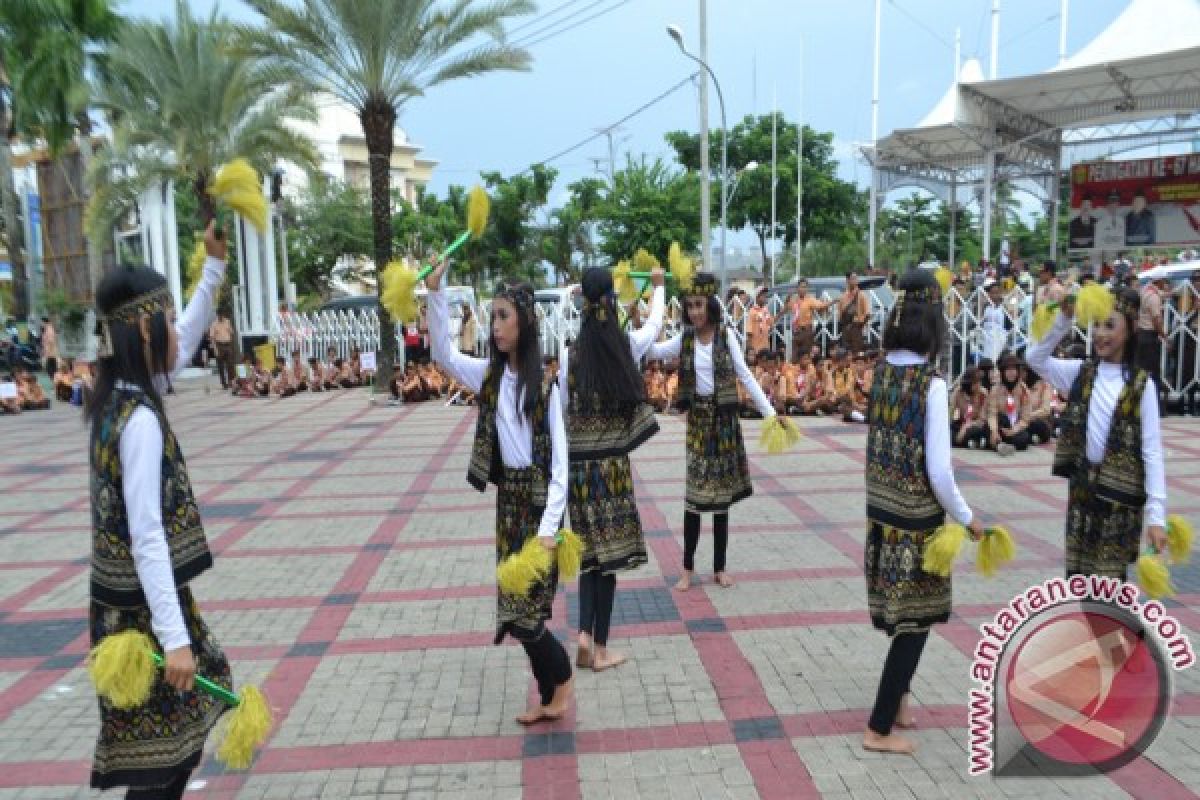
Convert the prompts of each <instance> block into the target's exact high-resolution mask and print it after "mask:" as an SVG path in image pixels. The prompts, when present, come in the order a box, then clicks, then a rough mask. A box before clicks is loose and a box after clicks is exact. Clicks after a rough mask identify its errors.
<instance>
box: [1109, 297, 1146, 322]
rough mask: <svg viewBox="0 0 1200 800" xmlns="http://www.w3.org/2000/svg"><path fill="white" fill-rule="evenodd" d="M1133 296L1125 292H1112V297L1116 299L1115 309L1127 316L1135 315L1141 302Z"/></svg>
mask: <svg viewBox="0 0 1200 800" xmlns="http://www.w3.org/2000/svg"><path fill="white" fill-rule="evenodd" d="M1134 297H1136V295H1134ZM1134 297H1130V296H1129V295H1128V294H1127V293H1126V292H1113V299H1115V300H1116V306H1115V307H1116V310H1117V311H1119V312H1121V313H1122V314H1124V315H1125V316H1127V317H1136V316H1137V315H1138V312H1139V311H1140V310H1141V308H1140V306H1141V303H1140V302H1139V301H1136V300H1134Z"/></svg>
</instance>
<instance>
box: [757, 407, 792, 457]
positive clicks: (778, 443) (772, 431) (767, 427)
mask: <svg viewBox="0 0 1200 800" xmlns="http://www.w3.org/2000/svg"><path fill="white" fill-rule="evenodd" d="M798 441H800V428H798V427H797V426H796V423H795V422H793V421H792V420H790V419H787V418H785V417H781V416H779V415H778V414H775V415H774V416H772V417H771V418H770V419H768V420H767V421H766V422H764V423H763V427H762V433H761V434H759V437H758V443H759V444H760V445H761V446H762V448H763V449H764V450H766V451H767V452H768V453H770V454H771V455H779V454H780V453H784V452H787V451H788V450H791V449H792V448H793V447H795V446H796V442H798Z"/></svg>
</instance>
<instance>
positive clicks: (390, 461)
mask: <svg viewBox="0 0 1200 800" xmlns="http://www.w3.org/2000/svg"><path fill="white" fill-rule="evenodd" d="M365 399H366V395H365V394H363V393H344V394H334V395H317V396H308V397H298V398H293V399H289V400H286V401H282V402H276V401H242V400H234V399H232V398H227V397H222V396H217V395H212V396H206V395H205V394H203V393H202V392H201V391H200V388H199V385H196V384H193V385H190V386H186V387H184V389H183V390H182V392H181V395H180V396H179V397H177V398H175V399H173V400H172V401H171V409H170V413H171V417H172V419H173V420H174V425H175V428H176V431H177V432H178V433H179V435H180V438H181V439H182V441H183V444H184V449H185V452H186V453H187V456H188V462H189V465H190V468H191V475H192V479H193V483H194V485H195V489H196V491H197V494H198V497H199V499H200V502H201V505H202V506H203V512H204V518H205V521H206V525H207V529H208V532H209V537H210V540H211V542H212V543H213V546H214V550H215V551H216V554H217V566H216V569H214V570H212V571H210V572H209V573H208V574H206V575H205V576H203V577H202V578H201V579H199V580H197V581H196V582H195V584H194V586H195V591H196V595H197V597H198V598H199V601H200V604H201V607H202V608H203V609H205V612H206V615H207V618H208V621H209V623H210V625H211V626H212V627H213V629H214V630H215V632H216V634H217V637H218V638H219V639H220V640H221V641H222V642H223V644H224V645H225V647H226V650H227V652H228V653H229V655H230V657H231V659H232V660H233V661H234V665H235V674H236V676H237V678H238V679H239V680H241V681H252V682H259V683H261V685H262V686H263V687H264V688H265V690H266V692H267V694H268V695H269V697H270V699H271V701H272V703H273V705H274V706H275V707H276V708H277V716H278V725H277V727H276V729H275V731H274V733H273V736H272V738H271V740H270V742H269V744H268V746H267V747H266V749H265V750H264V751H263V752H262V753H261V755H260V756H259V758H258V760H257V762H256V763H255V764H254V766H253V768H252V769H251V770H250V771H248V772H245V773H224V772H223V771H222V770H221V768H220V767H219V766H218V765H216V764H215V763H214V762H212V761H211V760H208V761H206V763H205V765H204V767H203V769H202V770H201V772H200V773H198V774H197V776H196V780H197V782H196V784H194V789H193V790H192V791H191V792H189V795H188V796H189V797H192V796H194V797H214V798H244V799H245V800H257V798H276V797H277V798H316V797H324V798H375V797H388V798H400V797H407V798H413V799H414V800H415V799H416V798H464V799H465V798H575V797H584V798H608V797H613V798H620V800H633V798H638V797H645V798H654V797H661V798H695V797H702V798H710V797H711V798H719V797H731V798H751V797H770V798H806V797H825V798H855V799H856V800H868V798H882V797H887V798H889V800H901V799H902V798H911V797H917V798H922V800H925V799H926V798H935V797H943V796H945V797H949V798H967V797H1009V796H1012V797H1020V796H1036V797H1038V798H1053V797H1080V796H1084V794H1085V793H1086V794H1087V795H1088V796H1096V797H1118V796H1126V795H1129V796H1134V797H1148V798H1149V797H1153V798H1156V800H1157V799H1158V798H1172V797H1193V796H1196V795H1195V792H1197V791H1200V737H1198V736H1197V731H1196V730H1195V729H1197V728H1200V682H1198V679H1197V677H1196V674H1197V673H1196V672H1195V671H1190V672H1184V673H1181V674H1179V675H1178V676H1177V680H1176V690H1177V697H1176V699H1175V702H1174V708H1173V716H1172V719H1171V720H1170V721H1169V722H1168V723H1167V726H1166V728H1165V729H1164V731H1163V734H1162V735H1161V737H1160V738H1159V740H1158V741H1157V743H1156V744H1155V745H1154V746H1153V748H1152V749H1151V750H1150V751H1149V753H1148V754H1147V755H1146V756H1145V757H1143V758H1141V759H1139V760H1137V761H1135V762H1134V763H1132V764H1130V765H1129V766H1127V767H1125V768H1123V769H1122V770H1120V771H1119V772H1117V773H1115V774H1113V775H1111V776H1108V777H1104V778H1097V779H1092V780H1088V781H1086V782H1079V781H1066V780H1057V781H1052V780H1007V781H999V782H997V781H993V780H991V779H968V778H967V777H966V776H965V766H966V746H965V738H966V737H965V718H966V712H965V706H964V698H965V697H966V692H967V688H968V673H967V663H968V660H967V659H968V653H969V652H970V651H971V650H972V649H973V647H974V642H975V638H976V634H975V633H974V631H973V628H974V626H976V625H978V624H979V623H980V622H981V621H983V620H984V619H986V618H987V617H989V616H990V615H991V613H992V609H993V608H994V606H995V605H997V604H998V603H1000V602H1003V601H1005V600H1007V599H1008V598H1009V597H1011V596H1012V594H1013V593H1014V592H1015V591H1017V590H1018V589H1020V588H1022V587H1023V586H1024V585H1026V584H1028V583H1030V582H1032V581H1036V580H1041V579H1043V578H1044V577H1046V576H1048V575H1051V574H1057V573H1058V572H1059V570H1060V565H1061V547H1060V541H1061V532H1060V531H1061V516H1062V510H1061V509H1062V503H1063V495H1064V486H1063V484H1062V482H1061V481H1058V480H1055V479H1052V478H1050V475H1049V460H1050V454H1049V452H1048V451H1046V450H1044V449H1043V450H1040V451H1037V452H1031V453H1028V454H1024V455H1019V456H1017V457H1015V458H1012V459H1008V460H1002V459H999V458H997V457H995V456H992V455H989V454H982V453H966V454H964V455H963V456H962V457H961V458H960V459H959V465H960V471H959V475H960V480H961V482H962V485H963V488H964V491H965V493H966V494H967V496H968V498H969V499H970V501H971V502H972V503H973V504H974V505H975V506H976V507H977V508H978V509H979V510H980V511H981V512H982V513H983V514H984V515H985V517H986V518H988V519H995V518H996V517H997V516H1000V517H1002V518H1003V519H1004V521H1006V522H1007V523H1008V524H1009V525H1010V526H1011V528H1012V530H1013V531H1014V533H1015V534H1016V535H1017V536H1018V537H1019V540H1020V542H1021V553H1020V557H1019V561H1018V562H1017V563H1016V564H1015V565H1013V568H1012V569H1010V570H1009V571H1008V572H1006V573H1004V574H1003V575H1001V576H1000V577H999V578H997V579H996V580H994V581H990V582H983V581H980V580H974V579H968V576H969V575H970V573H968V572H966V568H965V567H964V568H963V574H962V576H961V578H960V579H959V581H958V583H957V586H956V600H957V603H958V605H957V613H956V615H955V617H954V618H953V619H952V620H951V623H950V624H948V625H945V626H941V627H939V628H937V630H936V633H935V634H934V635H933V636H932V637H931V639H930V642H929V646H928V648H927V649H926V655H925V658H924V661H923V663H922V665H921V670H920V672H919V673H918V675H917V679H916V681H915V683H914V687H913V688H914V692H915V696H916V700H917V701H918V704H919V707H918V709H917V715H918V720H919V724H920V730H919V731H918V732H917V733H916V734H915V738H916V740H917V741H918V742H919V745H920V751H919V754H918V755H917V757H916V758H904V757H884V756H878V755H868V754H865V753H864V752H863V751H862V750H861V749H860V748H859V746H858V742H859V737H860V735H861V731H862V729H863V727H864V725H865V720H866V715H867V709H868V708H869V706H870V704H871V702H872V700H873V696H874V691H875V685H876V680H877V677H878V670H879V668H880V665H881V663H882V657H883V653H884V650H885V646H886V642H885V639H884V637H883V636H881V635H879V634H877V633H875V632H873V631H872V630H871V628H870V624H869V622H868V620H867V617H866V614H865V611H864V602H865V601H864V594H863V586H862V577H861V571H860V566H859V565H860V563H861V560H862V538H863V524H862V503H863V501H862V494H861V484H862V477H861V473H862V464H861V462H862V456H861V453H862V450H863V429H862V428H859V427H848V426H844V425H842V424H840V423H837V422H832V421H823V420H821V421H818V420H810V421H807V422H806V425H805V427H806V430H807V436H806V438H805V439H804V441H803V443H802V446H801V448H800V450H799V451H798V452H797V453H794V454H792V455H789V456H784V457H770V458H768V457H764V456H762V455H760V454H759V453H758V450H757V446H756V445H755V444H754V440H755V437H756V434H757V424H756V423H749V424H748V425H747V439H748V440H749V441H750V442H751V445H750V448H751V452H752V456H751V463H752V469H753V471H754V475H755V487H756V495H755V500H754V501H753V502H749V503H744V504H742V505H740V506H738V507H737V509H736V510H735V513H734V515H733V518H732V531H731V532H732V541H731V545H730V566H731V569H732V571H733V574H734V575H735V576H736V577H737V578H739V585H738V586H737V587H736V588H735V589H732V590H721V589H718V588H715V587H712V586H711V584H709V585H708V586H706V587H704V588H702V589H698V590H693V591H692V592H690V593H688V594H686V595H679V594H676V593H674V592H672V591H671V590H670V588H669V587H670V585H671V583H672V582H673V581H674V579H675V577H676V575H677V569H678V567H677V564H678V563H679V560H680V552H681V543H680V538H681V537H680V536H679V530H680V527H681V520H682V497H683V466H682V460H681V455H682V449H683V442H682V438H683V425H682V422H681V420H680V419H679V418H677V417H666V418H664V419H663V432H662V433H661V434H660V435H659V436H658V437H656V438H655V439H654V440H653V441H652V442H651V443H650V444H649V445H647V446H646V447H644V448H642V450H640V451H639V453H638V454H637V457H636V458H635V460H634V461H635V468H636V471H637V477H638V481H639V482H638V494H639V499H640V501H641V505H642V514H643V520H644V522H645V525H646V528H647V531H648V536H649V543H650V547H651V551H652V557H651V560H650V563H649V564H648V565H646V566H645V567H644V568H642V569H641V570H639V571H638V572H637V573H635V574H632V575H630V576H628V577H627V578H623V579H622V581H621V584H620V591H619V594H618V603H617V608H616V614H615V616H616V619H615V620H614V622H615V625H616V630H615V639H614V641H613V643H612V644H613V645H614V646H616V647H618V648H620V649H622V650H626V651H628V652H629V653H631V654H632V656H633V659H632V661H631V663H629V664H628V665H626V666H624V667H622V668H620V669H619V670H617V671H615V672H608V673H603V674H593V673H590V672H587V673H583V674H581V675H579V676H578V681H577V688H578V707H577V709H576V710H575V711H574V712H573V713H572V714H571V715H570V717H569V718H568V719H566V720H564V721H562V722H561V723H558V724H555V725H553V726H550V727H545V728H542V729H539V730H538V731H536V732H526V731H523V730H522V729H521V728H520V727H519V726H518V725H517V724H516V723H515V722H513V716H514V715H515V714H517V713H518V712H519V711H520V710H522V709H523V708H524V706H525V704H526V702H527V701H528V699H529V698H530V697H531V696H532V693H531V686H530V681H529V680H528V678H527V671H526V666H525V659H524V655H523V653H522V652H521V650H520V648H519V647H516V646H512V645H507V646H504V647H492V646H491V645H490V640H491V630H492V612H493V600H492V596H493V582H492V576H493V564H492V517H493V503H494V499H493V497H492V496H491V495H490V494H489V495H486V496H484V495H478V494H476V493H474V492H472V491H468V489H467V488H466V486H465V484H464V482H463V472H464V470H465V466H466V460H467V447H468V444H469V439H470V434H471V430H472V423H473V420H474V415H473V413H472V412H470V411H464V410H462V409H457V408H443V407H440V406H438V405H430V404H425V405H420V406H415V407H408V408H404V409H391V408H383V407H380V408H372V407H369V406H368V404H367V403H366V402H365ZM1166 430H1167V439H1168V452H1169V463H1168V472H1169V474H1170V486H1171V501H1172V508H1173V510H1176V511H1181V512H1184V513H1188V514H1190V515H1192V516H1193V518H1196V517H1197V516H1200V515H1198V514H1197V512H1198V511H1200V443H1198V442H1196V440H1195V439H1194V434H1195V432H1196V431H1197V425H1196V424H1195V423H1194V422H1192V421H1191V420H1170V421H1168V422H1167V423H1166ZM84 439H85V431H84V428H83V426H82V425H81V423H80V421H79V418H78V415H77V414H75V413H74V411H73V410H72V409H65V408H60V409H56V410H54V411H52V412H50V413H48V414H29V415H25V416H22V417H20V418H4V419H0V453H3V457H2V458H0V798H3V799H4V800H11V799H12V798H22V799H24V798H54V799H55V800H58V799H59V798H70V797H91V796H95V795H93V794H89V793H88V792H86V791H84V790H80V789H78V788H76V787H79V786H81V785H83V784H84V783H85V782H86V780H87V775H88V769H89V759H90V753H91V749H92V744H93V740H94V737H95V732H96V728H97V716H96V711H95V705H94V703H95V701H94V699H93V695H92V693H91V690H90V687H89V685H88V682H87V679H86V676H85V674H84V672H83V670H82V669H81V662H82V659H83V656H84V654H85V652H86V641H87V634H86V631H85V629H84V616H83V614H84V610H83V609H84V604H85V599H86V579H87V560H86V556H87V552H88V545H89V540H88V524H89V517H88V501H87V496H86V492H85V486H86V467H85V450H84ZM698 563H699V564H700V565H702V566H707V565H708V564H710V563H711V562H710V546H709V540H708V539H707V538H705V539H703V540H702V543H701V551H700V554H699V556H698ZM1176 580H1177V583H1178V584H1180V586H1181V589H1182V591H1183V593H1182V594H1181V595H1180V596H1179V597H1178V601H1179V602H1178V603H1175V604H1173V608H1172V611H1173V612H1174V613H1175V614H1176V615H1177V616H1178V618H1179V619H1180V620H1181V621H1182V622H1183V623H1184V624H1185V626H1187V628H1188V629H1189V631H1195V630H1197V629H1198V628H1200V614H1198V609H1200V565H1197V566H1196V567H1193V568H1190V569H1189V571H1186V572H1180V573H1178V574H1177V577H1176ZM575 611H576V596H575V594H574V592H573V591H572V590H571V589H570V588H568V590H567V591H565V592H563V593H560V596H559V601H558V605H557V607H556V610H555V627H556V629H557V631H558V633H559V634H560V636H561V635H565V634H566V625H567V621H568V619H570V618H571V617H572V616H573V615H574V614H575ZM572 651H573V648H572Z"/></svg>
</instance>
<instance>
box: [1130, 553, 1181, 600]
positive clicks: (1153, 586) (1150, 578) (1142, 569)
mask: <svg viewBox="0 0 1200 800" xmlns="http://www.w3.org/2000/svg"><path fill="white" fill-rule="evenodd" d="M1137 579H1138V583H1140V584H1141V585H1142V589H1143V590H1144V591H1145V592H1146V594H1147V595H1149V596H1150V597H1153V598H1158V597H1170V596H1171V595H1173V594H1175V587H1173V586H1172V585H1171V573H1170V572H1169V571H1167V565H1166V564H1164V563H1163V560H1162V559H1161V558H1159V557H1158V556H1157V555H1154V554H1152V553H1143V554H1142V555H1140V556H1138V560H1137Z"/></svg>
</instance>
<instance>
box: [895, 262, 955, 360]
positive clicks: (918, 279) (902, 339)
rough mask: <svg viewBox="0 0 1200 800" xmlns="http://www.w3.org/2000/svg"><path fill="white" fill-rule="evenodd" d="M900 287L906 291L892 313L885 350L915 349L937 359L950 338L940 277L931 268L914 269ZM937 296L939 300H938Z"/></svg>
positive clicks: (930, 358)
mask: <svg viewBox="0 0 1200 800" xmlns="http://www.w3.org/2000/svg"><path fill="white" fill-rule="evenodd" d="M897 288H898V291H900V292H903V293H904V294H903V295H902V296H901V297H898V298H897V299H896V305H895V306H893V307H892V311H891V313H890V314H888V318H887V322H886V323H885V325H884V329H883V349H884V350H889V351H890V350H911V351H912V352H914V353H916V354H918V355H922V356H926V357H927V358H929V360H930V361H932V360H934V359H936V358H937V357H938V355H939V354H940V353H941V352H942V343H943V342H945V341H946V314H945V312H944V311H943V310H942V303H941V300H940V295H941V292H940V287H939V286H938V283H937V279H936V278H934V276H933V272H932V271H930V270H927V269H910V270H909V271H907V272H905V273H904V274H903V275H901V276H900V280H899V281H898V287H897ZM934 297H938V298H939V299H938V300H937V301H936V302H934V301H933V298H934Z"/></svg>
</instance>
